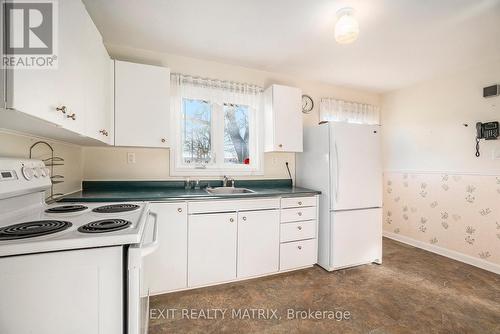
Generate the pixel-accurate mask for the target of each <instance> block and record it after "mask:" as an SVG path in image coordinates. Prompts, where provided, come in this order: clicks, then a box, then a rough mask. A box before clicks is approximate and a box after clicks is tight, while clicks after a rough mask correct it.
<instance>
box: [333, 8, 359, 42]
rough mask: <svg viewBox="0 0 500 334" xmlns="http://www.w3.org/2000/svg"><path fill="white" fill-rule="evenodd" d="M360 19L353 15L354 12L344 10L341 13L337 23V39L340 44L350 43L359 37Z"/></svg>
mask: <svg viewBox="0 0 500 334" xmlns="http://www.w3.org/2000/svg"><path fill="white" fill-rule="evenodd" d="M358 35H359V25H358V21H356V19H355V18H354V17H353V16H352V12H344V13H342V14H340V15H339V19H338V21H337V23H336V24H335V40H336V41H337V43H339V44H349V43H352V42H354V41H355V40H356V39H358Z"/></svg>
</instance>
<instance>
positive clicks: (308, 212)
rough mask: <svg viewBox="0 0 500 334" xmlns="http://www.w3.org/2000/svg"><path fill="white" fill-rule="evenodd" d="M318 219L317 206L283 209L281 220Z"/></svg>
mask: <svg viewBox="0 0 500 334" xmlns="http://www.w3.org/2000/svg"><path fill="white" fill-rule="evenodd" d="M312 219H316V207H313V206H310V207H307V208H293V209H282V210H281V222H282V223H284V222H295V221H300V220H312Z"/></svg>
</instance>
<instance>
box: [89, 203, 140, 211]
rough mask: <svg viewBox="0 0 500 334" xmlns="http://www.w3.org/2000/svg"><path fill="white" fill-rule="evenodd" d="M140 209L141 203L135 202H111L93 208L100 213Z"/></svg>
mask: <svg viewBox="0 0 500 334" xmlns="http://www.w3.org/2000/svg"><path fill="white" fill-rule="evenodd" d="M137 209H139V205H135V204H110V205H104V206H100V207H98V208H95V209H93V210H92V211H94V212H98V213H119V212H127V211H133V210H137Z"/></svg>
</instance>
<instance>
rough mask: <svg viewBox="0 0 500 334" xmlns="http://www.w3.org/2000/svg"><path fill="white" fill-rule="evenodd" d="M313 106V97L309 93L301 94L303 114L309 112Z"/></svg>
mask: <svg viewBox="0 0 500 334" xmlns="http://www.w3.org/2000/svg"><path fill="white" fill-rule="evenodd" d="M313 108H314V102H313V99H312V98H311V97H310V96H309V95H302V112H303V113H304V114H309V113H310V112H311V110H313Z"/></svg>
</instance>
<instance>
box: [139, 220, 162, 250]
mask: <svg viewBox="0 0 500 334" xmlns="http://www.w3.org/2000/svg"><path fill="white" fill-rule="evenodd" d="M148 216H152V217H153V218H154V224H155V225H154V230H153V240H152V241H151V242H147V243H144V244H142V245H141V256H143V257H144V256H147V255H149V254H151V253H152V252H154V251H155V250H156V248H158V214H157V213H156V212H151V211H150V212H149V213H148Z"/></svg>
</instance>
